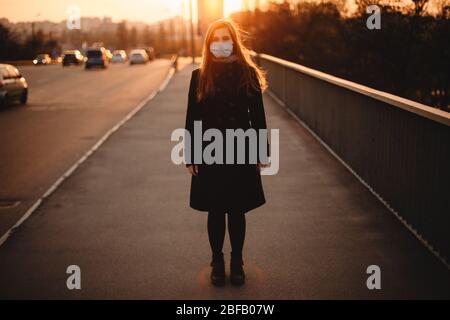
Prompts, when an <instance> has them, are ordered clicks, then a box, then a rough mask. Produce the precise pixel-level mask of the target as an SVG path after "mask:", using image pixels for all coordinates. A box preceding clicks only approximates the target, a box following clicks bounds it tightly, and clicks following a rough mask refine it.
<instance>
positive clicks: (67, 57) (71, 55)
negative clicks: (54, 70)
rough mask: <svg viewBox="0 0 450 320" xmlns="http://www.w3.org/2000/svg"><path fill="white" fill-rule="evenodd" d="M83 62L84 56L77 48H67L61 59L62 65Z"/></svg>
mask: <svg viewBox="0 0 450 320" xmlns="http://www.w3.org/2000/svg"><path fill="white" fill-rule="evenodd" d="M83 62H84V57H83V55H82V54H81V52H80V51H79V50H67V51H65V52H64V57H63V59H62V66H63V67H65V66H70V65H71V64H73V65H77V66H79V65H81V64H83Z"/></svg>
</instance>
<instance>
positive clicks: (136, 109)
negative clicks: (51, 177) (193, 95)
mask: <svg viewBox="0 0 450 320" xmlns="http://www.w3.org/2000/svg"><path fill="white" fill-rule="evenodd" d="M174 74H175V70H174V68H173V65H171V67H170V69H169V71H168V72H167V75H166V77H165V78H164V80H163V82H162V84H161V85H160V86H159V88H158V89H157V90H156V91H153V92H152V93H151V94H150V95H149V96H147V97H146V98H145V99H144V100H142V101H141V102H140V103H139V104H138V105H137V106H136V107H134V109H133V110H131V111H130V112H129V113H128V114H127V115H126V116H125V117H124V118H122V120H120V121H119V122H118V123H117V124H116V125H115V126H114V127H112V128H111V129H109V130H108V132H106V133H105V134H104V135H103V136H102V137H101V138H100V140H98V141H97V143H96V144H95V145H93V146H92V147H91V148H90V149H89V150H88V151H87V152H86V153H85V154H84V155H83V156H82V157H81V158H80V159H78V161H77V162H75V163H74V164H73V165H72V166H71V167H70V168H69V169H68V170H67V171H66V172H65V173H64V174H63V175H62V176H60V177H59V178H58V179H57V180H56V181H55V182H54V183H53V184H52V185H51V186H50V188H48V190H47V191H46V192H45V193H44V194H43V195H42V196H41V197H40V198H39V199H37V200H36V201H35V202H34V203H33V205H32V206H31V207H30V208H29V209H28V210H27V211H26V212H25V214H24V215H23V216H22V217H21V218H20V219H19V221H17V222H16V224H14V225H13V226H12V227H11V228H9V229H8V230H7V231H6V232H5V233H4V234H3V235H2V237H1V238H0V246H2V245H3V244H4V243H5V242H6V240H8V238H9V237H10V236H11V235H12V234H13V232H14V231H15V230H16V229H17V228H18V227H19V226H20V225H21V224H22V223H24V222H25V221H26V220H27V219H28V218H29V217H30V216H31V214H32V213H33V212H34V211H35V210H36V209H37V208H38V207H39V206H40V205H41V203H42V202H43V201H44V200H45V199H46V198H47V197H49V196H50V195H51V194H52V193H53V192H54V191H55V190H56V189H57V188H58V187H59V186H60V185H61V183H62V182H63V181H64V180H66V179H67V178H68V177H70V175H71V174H72V173H73V172H74V171H75V170H76V169H77V168H78V167H79V166H80V165H81V164H82V163H83V162H84V161H86V159H87V158H89V157H90V156H91V155H92V154H93V153H94V152H95V151H96V150H97V149H98V148H99V147H100V146H101V145H102V144H103V143H105V141H106V140H107V139H108V138H109V137H110V136H111V135H112V134H113V133H114V132H116V131H117V130H118V129H119V128H120V127H122V126H123V125H124V124H125V123H126V122H127V121H128V120H130V119H131V118H132V117H133V116H134V115H135V114H136V113H137V112H139V110H141V109H142V108H143V107H144V106H145V105H146V104H147V103H148V102H149V101H151V100H152V99H153V98H154V97H155V96H156V95H157V94H158V93H160V92H162V91H164V90H165V89H166V87H167V85H168V83H169V82H170V80H171V79H172V77H173V75H174Z"/></svg>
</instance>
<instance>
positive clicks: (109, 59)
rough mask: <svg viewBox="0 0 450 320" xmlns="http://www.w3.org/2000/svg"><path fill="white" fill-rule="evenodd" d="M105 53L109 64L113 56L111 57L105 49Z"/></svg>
mask: <svg viewBox="0 0 450 320" xmlns="http://www.w3.org/2000/svg"><path fill="white" fill-rule="evenodd" d="M105 51H106V57H107V58H108V62H110V61H111V59H112V57H113V55H112V53H111V51H110V50H108V49H105Z"/></svg>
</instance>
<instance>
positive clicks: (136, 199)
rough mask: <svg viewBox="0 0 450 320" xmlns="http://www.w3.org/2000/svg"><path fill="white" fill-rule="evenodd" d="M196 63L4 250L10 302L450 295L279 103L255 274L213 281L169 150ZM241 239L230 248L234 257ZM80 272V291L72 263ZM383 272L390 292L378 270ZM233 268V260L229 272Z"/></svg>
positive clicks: (255, 235)
mask: <svg viewBox="0 0 450 320" xmlns="http://www.w3.org/2000/svg"><path fill="white" fill-rule="evenodd" d="M192 69H193V66H192V65H188V66H187V67H185V68H184V69H182V70H181V71H180V72H179V73H177V74H176V75H175V76H174V78H173V79H172V81H171V82H170V83H169V85H168V86H167V88H166V90H165V91H163V92H162V93H160V94H158V95H157V96H156V97H155V98H154V99H153V100H152V101H150V102H149V103H148V104H147V105H146V106H145V107H144V108H143V109H142V110H141V111H140V112H138V113H137V114H136V115H135V116H134V117H133V118H132V119H131V120H130V121H129V122H127V123H126V124H125V125H124V126H123V127H122V128H121V129H120V130H119V131H118V132H116V133H114V134H113V135H112V136H111V137H110V138H109V139H108V140H107V141H106V143H105V144H103V145H102V146H101V147H100V149H99V150H97V151H96V152H95V153H94V154H93V155H92V156H91V157H90V158H89V159H88V160H87V161H86V162H84V163H83V164H82V165H81V167H79V168H78V169H77V170H76V171H75V173H74V174H73V175H72V176H71V177H70V178H69V179H68V180H67V181H65V182H64V183H63V184H62V185H61V186H60V187H59V188H58V189H57V190H56V191H55V192H54V193H53V194H52V195H51V197H50V198H49V199H48V200H47V201H45V202H44V203H43V205H42V206H41V207H40V208H39V209H38V210H37V211H36V212H34V213H33V215H32V216H31V217H30V218H29V219H28V220H27V221H26V222H25V223H24V224H23V225H22V226H21V227H20V228H19V229H18V230H17V231H16V232H15V233H14V234H13V235H12V236H11V238H10V239H9V240H8V241H7V242H6V243H5V244H4V245H3V246H1V247H0V298H62V299H70V298H82V299H86V298H97V299H103V298H111V299H114V298H124V299H131V298H139V299H311V298H312V299H316V298H321V299H330V298H337V299H348V298H351V299H357V298H368V299H372V298H375V299H378V298H385V299H389V298H447V299H448V298H450V274H449V272H448V270H447V269H446V268H445V267H444V265H443V264H441V263H440V262H439V261H438V260H437V259H436V258H434V257H433V256H432V255H431V254H430V253H429V252H428V251H427V250H426V249H425V248H424V247H423V246H422V245H421V244H420V243H419V241H417V240H416V239H415V238H414V237H413V236H412V235H411V234H410V233H409V232H408V231H407V230H406V229H405V228H404V227H403V226H402V225H401V224H400V223H399V222H398V221H397V220H396V219H395V218H394V217H393V216H392V215H391V213H389V212H388V210H386V209H385V208H384V207H383V206H382V205H381V204H380V203H379V202H378V200H376V199H375V197H373V196H372V195H371V194H370V193H369V191H367V190H366V189H365V188H364V187H363V186H362V185H361V184H360V183H359V182H358V181H357V180H356V178H354V177H353V176H352V175H351V174H350V173H349V172H348V171H347V170H346V169H345V168H344V167H343V166H342V165H341V164H340V163H339V162H338V161H337V160H335V159H334V158H333V157H332V155H330V154H329V153H328V152H327V151H326V150H325V149H324V148H323V147H322V146H321V145H320V144H319V143H318V142H317V141H316V140H315V139H314V138H313V137H312V136H311V135H310V134H309V133H308V132H307V131H306V130H305V129H304V128H303V127H301V126H300V125H299V124H298V123H297V122H296V121H295V120H294V119H293V118H292V117H291V116H290V115H289V114H288V113H287V112H286V111H284V110H283V109H282V108H281V107H279V106H278V105H276V103H275V102H274V100H273V99H271V98H270V97H268V96H265V97H264V102H265V108H266V115H267V117H268V125H269V127H270V128H279V129H280V171H279V173H278V174H277V175H275V176H263V184H264V189H265V193H266V198H267V204H266V205H264V206H262V207H260V208H258V209H256V210H254V211H253V212H250V213H249V214H248V215H247V236H246V243H245V247H244V258H245V267H246V271H247V278H248V281H247V284H246V285H245V286H244V287H241V288H234V287H231V286H230V285H227V286H226V287H224V288H214V287H211V286H210V284H209V271H210V267H209V262H210V261H209V259H210V252H209V251H210V248H209V243H208V238H207V233H206V214H205V213H201V212H197V211H194V210H192V209H190V208H189V206H188V202H189V201H188V199H189V187H190V177H189V176H188V173H187V171H186V169H185V167H184V166H175V165H173V164H172V162H171V160H170V153H171V149H172V147H173V146H174V144H175V143H173V142H171V141H170V135H171V133H172V131H173V130H174V129H176V128H182V127H184V120H185V112H186V105H187V91H188V85H189V79H190V75H191V71H192ZM229 250H230V248H229V240H228V236H227V238H226V240H225V251H224V252H225V256H226V258H227V262H228V261H229V259H228V257H229ZM73 264H75V265H78V266H80V268H81V275H82V279H81V286H82V289H81V290H73V291H70V290H68V289H67V288H66V279H67V277H68V275H67V274H66V268H67V266H69V265H73ZM372 264H376V265H379V266H380V268H381V285H382V289H381V290H378V291H377V290H373V291H370V290H368V289H367V287H366V279H367V277H368V275H367V274H366V268H367V267H368V266H369V265H372ZM227 271H228V270H227Z"/></svg>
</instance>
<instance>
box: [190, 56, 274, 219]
mask: <svg viewBox="0 0 450 320" xmlns="http://www.w3.org/2000/svg"><path fill="white" fill-rule="evenodd" d="M213 68H214V77H215V78H214V86H215V88H216V93H215V94H214V96H212V97H207V98H206V99H205V100H203V101H201V102H197V101H196V98H195V93H196V89H197V81H198V75H199V71H200V69H199V68H198V69H195V70H193V71H192V75H191V81H190V86H189V95H188V107H187V115H186V125H185V129H186V130H187V131H189V133H190V134H191V137H192V141H191V145H190V146H188V145H186V147H190V148H191V155H192V162H194V160H193V159H194V158H193V154H194V153H193V152H194V148H195V143H194V129H193V128H194V121H200V120H201V121H202V134H203V132H204V131H205V130H207V129H209V128H216V129H219V130H220V131H221V132H222V133H223V134H224V141H225V129H227V128H229V129H238V128H241V129H243V130H244V131H245V130H247V129H248V128H255V129H267V126H266V118H265V113H264V106H263V100H262V92H261V90H254V89H253V90H251V92H250V94H248V93H246V91H245V89H244V88H237V86H236V84H237V83H239V79H240V77H241V76H242V73H241V67H240V65H239V63H238V62H237V61H234V62H213ZM252 76H253V77H254V78H256V72H255V71H254V69H253V68H252ZM185 141H186V140H185ZM209 143H211V142H210V141H207V142H202V151H203V149H204V148H205V147H206V146H207V145H208V144H209ZM258 145H259V144H258ZM267 146H268V148H269V144H268V143H267ZM248 147H249V145H248V141H247V144H246V152H248ZM268 150H269V149H268ZM235 151H236V146H235ZM223 153H224V159H226V158H225V157H226V148H225V147H224V150H223ZM258 154H259V153H258ZM267 154H269V152H268V153H267ZM235 155H236V152H235ZM186 160H187V162H186V163H187V164H186V166H188V165H189V164H190V163H192V162H190V159H186ZM235 160H236V159H235ZM258 162H260V159H259V156H258ZM190 191H191V192H190V206H191V207H192V208H193V209H196V210H200V211H210V210H224V211H225V212H228V213H229V212H237V211H240V212H243V213H245V212H248V211H250V210H252V209H254V208H257V207H259V206H261V205H263V204H264V203H265V202H266V200H265V197H264V191H263V187H262V183H261V175H260V172H259V170H258V168H257V166H256V164H254V163H253V164H251V163H250V162H249V161H248V157H247V158H246V162H245V164H237V163H236V161H235V162H234V163H233V164H226V163H225V161H224V164H216V163H213V164H206V163H204V162H203V161H202V163H200V164H198V175H197V176H192V178H191V190H190Z"/></svg>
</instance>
